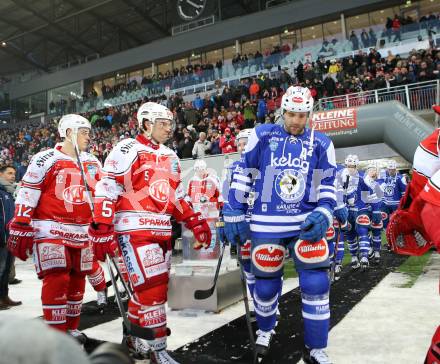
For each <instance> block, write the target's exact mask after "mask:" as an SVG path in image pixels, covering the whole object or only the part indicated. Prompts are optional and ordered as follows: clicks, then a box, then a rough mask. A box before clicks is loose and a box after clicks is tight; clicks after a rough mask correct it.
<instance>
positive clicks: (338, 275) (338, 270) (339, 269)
mask: <svg viewBox="0 0 440 364" xmlns="http://www.w3.org/2000/svg"><path fill="white" fill-rule="evenodd" d="M341 274H342V264H340V263H336V265H335V273H334V279H335V281H339V280H340V279H341Z"/></svg>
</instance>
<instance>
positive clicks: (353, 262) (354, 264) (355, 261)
mask: <svg viewBox="0 0 440 364" xmlns="http://www.w3.org/2000/svg"><path fill="white" fill-rule="evenodd" d="M350 265H351V269H353V270H356V269H358V268H359V267H360V266H361V265H360V264H359V259H358V257H356V256H353V257H351V264H350Z"/></svg>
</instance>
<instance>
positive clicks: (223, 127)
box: [0, 48, 440, 180]
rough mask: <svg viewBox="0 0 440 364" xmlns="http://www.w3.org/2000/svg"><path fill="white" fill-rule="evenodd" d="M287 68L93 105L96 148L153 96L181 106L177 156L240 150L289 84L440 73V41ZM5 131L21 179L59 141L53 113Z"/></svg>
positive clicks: (132, 121) (387, 80)
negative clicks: (192, 90)
mask: <svg viewBox="0 0 440 364" xmlns="http://www.w3.org/2000/svg"><path fill="white" fill-rule="evenodd" d="M288 71H289V70H288V69H283V70H281V71H279V72H277V73H272V74H271V75H270V76H268V75H266V74H263V73H260V74H259V75H258V76H257V77H254V78H243V79H241V80H240V82H239V83H238V84H237V85H235V86H231V87H230V88H229V87H224V88H222V87H221V83H219V84H218V85H217V86H218V87H217V88H216V89H215V90H214V91H213V92H212V93H211V94H209V93H207V94H205V95H203V96H201V95H199V94H197V95H196V97H195V99H194V100H193V101H192V102H188V101H184V99H183V97H182V96H180V95H179V94H176V95H172V96H170V97H168V98H167V97H166V96H165V95H162V96H159V97H153V98H148V97H144V98H143V99H142V100H139V101H137V102H134V103H130V104H125V105H120V106H113V107H107V108H105V109H102V110H96V111H91V112H88V113H86V114H85V116H86V117H87V118H89V120H90V121H91V123H92V125H93V126H94V138H93V144H92V151H93V153H94V154H95V155H96V156H97V157H98V158H99V159H100V160H101V161H103V160H104V159H105V158H106V156H107V155H108V153H109V152H110V150H111V149H112V147H113V145H115V144H116V143H117V142H118V141H119V140H120V139H122V138H127V137H132V136H134V135H135V133H136V116H135V114H136V110H137V108H138V107H139V105H140V104H141V103H142V102H145V101H147V100H153V101H159V102H161V103H163V104H164V105H166V106H168V107H169V108H170V109H171V110H172V111H173V112H174V113H175V116H176V121H177V123H176V124H177V126H176V130H175V132H174V137H173V139H172V140H171V141H170V144H169V146H170V147H171V148H172V149H174V150H175V151H176V153H177V154H178V155H179V157H181V158H200V157H203V156H204V155H206V154H211V155H213V154H220V153H230V152H235V151H236V147H235V137H234V136H235V135H236V134H237V132H238V131H239V130H241V129H244V128H252V127H254V126H256V125H258V124H261V123H273V122H275V119H276V114H275V111H276V109H277V108H278V107H279V105H280V99H281V96H282V94H283V92H284V90H285V89H286V88H287V87H288V86H289V85H291V84H299V85H303V86H306V87H308V88H310V90H311V93H312V95H313V96H314V98H315V99H316V100H318V99H320V98H322V97H329V96H335V95H344V94H346V93H352V92H358V91H367V90H373V89H378V88H387V87H392V86H398V85H405V84H409V83H414V82H420V81H428V80H434V79H440V51H438V50H437V49H435V48H429V49H425V50H418V51H416V50H413V51H412V52H411V53H410V54H409V56H408V57H405V58H402V57H400V56H399V55H393V54H392V53H391V52H388V54H387V55H381V54H380V53H379V52H378V51H377V50H375V49H374V48H371V49H370V52H369V53H368V54H367V53H365V52H363V51H359V52H358V53H357V54H356V55H355V56H354V57H352V56H350V57H345V58H343V59H334V60H331V61H324V60H323V59H322V58H320V59H318V60H317V61H316V62H311V63H305V64H302V63H299V65H298V67H297V68H296V70H295V74H291V73H289V72H288ZM433 102H435V100H433ZM326 106H327V107H334V106H329V105H326ZM335 106H337V103H335ZM0 139H1V140H2V141H3V142H2V145H1V149H0V165H5V164H13V165H14V166H15V167H16V168H17V180H19V179H20V178H21V176H22V175H23V173H24V171H25V169H26V166H27V164H28V162H29V158H30V157H31V156H32V155H33V154H35V153H37V152H38V151H40V150H42V149H43V148H51V147H53V146H54V145H55V144H56V143H57V142H59V141H60V139H59V137H58V133H57V129H56V123H55V122H54V121H50V122H48V123H47V125H40V126H38V127H31V126H24V127H21V128H20V129H18V130H14V131H13V132H11V131H10V129H2V130H0Z"/></svg>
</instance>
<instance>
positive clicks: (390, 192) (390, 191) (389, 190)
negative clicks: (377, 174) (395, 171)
mask: <svg viewBox="0 0 440 364" xmlns="http://www.w3.org/2000/svg"><path fill="white" fill-rule="evenodd" d="M384 191H385V195H388V196H392V195H393V192H394V188H393V186H386V187H385V190H384Z"/></svg>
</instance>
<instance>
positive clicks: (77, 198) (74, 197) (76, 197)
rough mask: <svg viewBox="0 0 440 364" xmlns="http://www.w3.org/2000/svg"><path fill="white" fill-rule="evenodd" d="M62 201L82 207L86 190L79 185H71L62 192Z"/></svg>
mask: <svg viewBox="0 0 440 364" xmlns="http://www.w3.org/2000/svg"><path fill="white" fill-rule="evenodd" d="M63 199H64V201H66V202H69V203H71V204H73V205H82V204H83V203H85V202H86V201H87V200H86V189H85V187H84V186H81V185H72V186H70V187H67V188H65V189H64V191H63Z"/></svg>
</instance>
